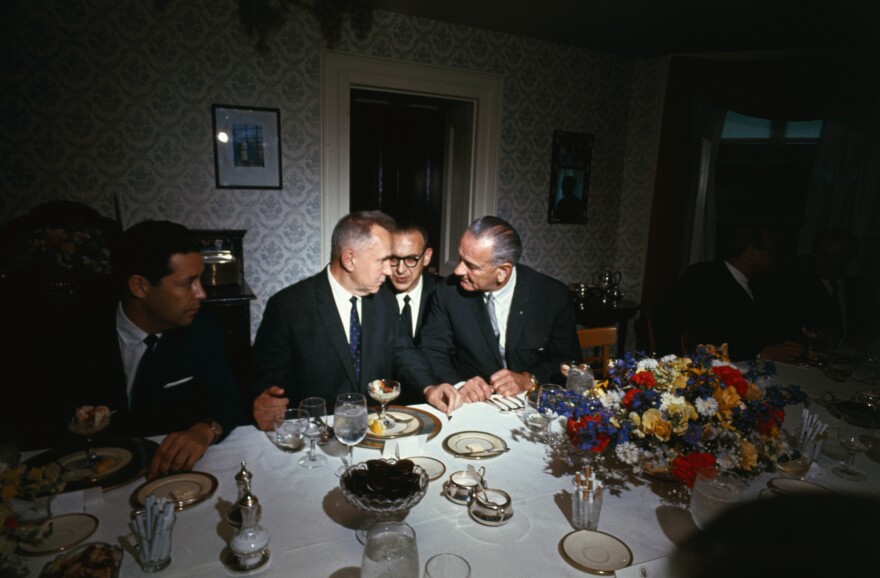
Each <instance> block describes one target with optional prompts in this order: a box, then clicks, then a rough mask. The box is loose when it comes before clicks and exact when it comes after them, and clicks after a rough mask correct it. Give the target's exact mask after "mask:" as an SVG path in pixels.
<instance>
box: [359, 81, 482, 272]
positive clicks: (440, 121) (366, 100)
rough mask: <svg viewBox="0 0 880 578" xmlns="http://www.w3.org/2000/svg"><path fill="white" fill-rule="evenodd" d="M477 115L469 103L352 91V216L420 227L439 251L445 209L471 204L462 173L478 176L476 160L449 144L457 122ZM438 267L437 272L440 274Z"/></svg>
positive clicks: (399, 94) (406, 94)
mask: <svg viewBox="0 0 880 578" xmlns="http://www.w3.org/2000/svg"><path fill="white" fill-rule="evenodd" d="M472 109H473V103H471V102H467V101H461V100H453V99H443V98H436V97H427V96H421V95H415V94H409V93H400V92H385V91H376V90H366V89H352V91H351V120H350V123H351V125H350V126H351V149H350V150H351V159H350V183H351V186H350V192H349V207H350V210H351V211H360V210H371V209H379V210H381V211H384V212H385V213H387V214H389V215H391V216H392V217H394V218H395V219H396V220H397V221H398V222H399V223H408V222H416V223H418V224H420V225H422V226H424V227H425V229H427V231H428V236H429V238H430V243H431V246H432V247H436V246H437V243H438V242H439V240H440V238H441V233H442V231H444V229H445V227H444V225H445V224H446V223H445V221H446V218H445V217H446V213H445V212H444V207H447V208H454V206H455V205H458V204H461V202H462V199H463V198H466V195H464V194H463V192H464V191H462V190H461V187H460V185H456V184H455V183H456V181H461V180H462V179H461V175H457V173H465V174H466V175H467V176H468V177H469V176H470V174H469V173H470V168H469V165H470V163H469V155H463V154H462V153H461V151H459V150H458V147H457V146H454V143H450V142H448V141H449V140H450V139H453V138H454V127H455V122H456V119H457V118H458V117H460V116H461V115H462V113H463V112H464V113H467V112H468V111H469V110H472ZM468 116H472V113H471V114H469V115H468ZM467 128H469V129H472V127H470V126H468V127H467ZM471 132H472V131H471ZM453 212H454V213H461V212H462V210H461V209H460V208H459V209H455V210H454V211H453ZM456 220H457V219H456ZM465 222H466V221H465ZM455 228H456V229H457V228H458V227H455ZM437 255H438V256H439V255H440V251H437ZM438 260H439V259H438ZM438 260H435V262H432V263H431V264H429V269H431V270H434V271H439V269H440V267H439V265H438V263H437V261H438Z"/></svg>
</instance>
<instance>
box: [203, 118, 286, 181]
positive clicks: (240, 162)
mask: <svg viewBox="0 0 880 578" xmlns="http://www.w3.org/2000/svg"><path fill="white" fill-rule="evenodd" d="M211 111H212V112H213V116H214V170H215V173H216V177H217V188H218V189H280V188H281V138H280V137H279V132H278V131H279V124H280V116H281V112H280V111H279V110H278V109H277V108H256V107H239V106H226V105H222V104H214V105H211Z"/></svg>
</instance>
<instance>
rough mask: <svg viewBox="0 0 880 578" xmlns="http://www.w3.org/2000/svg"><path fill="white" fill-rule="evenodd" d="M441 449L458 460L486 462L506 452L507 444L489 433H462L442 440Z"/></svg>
mask: <svg viewBox="0 0 880 578" xmlns="http://www.w3.org/2000/svg"><path fill="white" fill-rule="evenodd" d="M443 449H444V450H446V451H447V452H449V453H451V454H452V455H454V456H455V457H458V458H465V459H469V460H486V459H489V458H494V457H497V456H499V455H501V454H502V453H504V452H505V451H507V443H506V442H505V441H504V440H503V439H501V438H500V437H498V436H496V435H493V434H490V433H486V432H482V431H462V432H458V433H454V434H452V435H451V436H449V437H447V438H446V439H445V440H443Z"/></svg>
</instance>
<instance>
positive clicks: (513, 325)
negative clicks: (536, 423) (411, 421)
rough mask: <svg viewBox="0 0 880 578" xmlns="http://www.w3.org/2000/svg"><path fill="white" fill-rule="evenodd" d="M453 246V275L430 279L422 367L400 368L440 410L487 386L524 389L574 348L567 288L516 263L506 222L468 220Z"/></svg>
mask: <svg viewBox="0 0 880 578" xmlns="http://www.w3.org/2000/svg"><path fill="white" fill-rule="evenodd" d="M458 253H459V257H460V261H459V264H458V266H457V267H456V268H455V276H450V277H449V278H448V279H446V280H445V281H444V282H442V283H441V284H440V285H438V286H437V289H436V290H435V292H434V299H433V301H432V304H431V310H430V312H429V313H428V319H427V321H426V323H425V326H424V327H423V328H422V332H421V336H420V339H421V341H420V343H419V351H420V352H421V353H422V354H423V355H424V357H425V358H426V360H427V362H428V364H429V366H430V367H429V369H430V370H429V371H424V368H421V367H415V366H410V367H406V368H404V369H405V371H406V372H408V375H409V377H410V378H411V379H412V381H413V382H415V383H416V384H417V385H418V386H419V387H420V388H422V390H423V393H424V394H425V397H426V398H427V400H428V402H429V403H431V404H432V405H434V406H435V407H437V408H439V409H440V410H442V411H446V412H447V413H449V412H452V411H453V410H454V409H456V408H457V407H459V406H461V404H462V403H464V402H474V401H480V400H483V399H486V398H488V397H489V396H490V395H492V394H493V393H498V394H500V395H515V394H517V393H520V392H522V391H528V390H530V389H532V388H533V387H535V386H537V384H538V383H542V382H547V381H549V380H550V378H551V375H555V374H557V373H558V372H559V367H560V364H561V363H563V362H567V361H571V360H572V359H578V358H579V357H580V355H581V352H580V346H579V344H578V339H577V333H576V331H575V317H574V310H573V309H572V307H571V304H570V301H569V299H568V290H567V289H566V287H565V285H563V284H562V283H559V282H558V281H556V280H554V279H551V278H550V277H547V276H545V275H542V274H541V273H538V272H537V271H534V270H532V269H530V268H528V267H526V266H524V265H518V264H517V263H518V261H519V257H520V255H521V254H522V243H521V241H520V238H519V234H518V233H517V232H516V230H515V229H514V228H513V227H512V226H511V225H510V224H509V223H507V222H506V221H504V220H502V219H499V218H498V217H492V216H487V217H482V218H479V219H477V220H475V221H474V222H473V223H471V225H470V226H469V227H468V229H467V231H465V233H464V234H463V235H462V237H461V241H460V242H459V246H458ZM453 384H456V385H453Z"/></svg>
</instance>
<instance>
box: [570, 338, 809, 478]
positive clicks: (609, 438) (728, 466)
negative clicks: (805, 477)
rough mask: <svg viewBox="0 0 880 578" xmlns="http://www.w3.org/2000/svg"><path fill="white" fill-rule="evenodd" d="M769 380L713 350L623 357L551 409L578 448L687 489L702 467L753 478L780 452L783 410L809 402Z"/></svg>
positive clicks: (760, 369) (768, 373)
mask: <svg viewBox="0 0 880 578" xmlns="http://www.w3.org/2000/svg"><path fill="white" fill-rule="evenodd" d="M774 375H775V366H774V365H773V364H772V363H770V362H760V361H753V362H751V363H750V366H749V369H748V371H746V372H742V371H740V369H738V368H737V367H736V366H735V365H733V364H732V363H731V362H730V360H729V359H728V358H727V356H726V354H725V352H724V351H723V350H722V349H718V348H715V347H712V346H705V345H701V346H699V347H698V348H697V351H696V353H695V354H694V355H693V356H692V357H677V356H674V355H667V356H665V357H662V358H660V359H655V358H652V357H649V356H645V355H641V354H634V353H627V354H626V355H625V356H624V357H623V358H622V359H615V360H612V361H610V362H609V368H608V379H607V380H605V381H602V382H599V383H598V384H597V385H596V387H595V388H594V389H592V390H590V391H588V392H586V393H585V394H584V395H579V394H577V393H575V392H564V395H563V396H562V397H561V398H557V399H556V401H555V406H554V408H553V409H554V410H555V411H556V412H557V413H558V414H560V415H564V416H566V417H568V422H567V427H566V431H567V434H568V438H569V441H570V442H571V444H572V445H574V446H575V447H577V448H578V449H580V450H585V451H589V452H595V453H602V452H605V451H606V450H609V451H612V450H613V453H614V455H615V457H617V458H618V459H620V460H621V461H622V462H624V463H625V464H628V465H629V466H631V467H633V469H634V471H636V472H637V473H640V472H641V471H643V470H644V469H646V468H652V469H654V470H662V471H665V472H668V473H669V474H670V475H671V476H672V477H674V478H675V479H676V480H678V481H680V482H682V483H684V484H686V485H687V486H688V487H690V486H692V485H693V482H694V478H695V476H696V473H697V471H699V469H700V468H702V467H704V466H711V465H714V466H717V467H718V468H719V469H722V470H734V471H737V472H739V473H742V474H745V475H755V474H757V473H759V472H760V471H761V466H762V465H766V464H768V463H774V462H775V461H776V459H777V458H778V457H779V456H780V455H781V454H782V453H783V452H784V446H783V443H782V441H781V439H780V428H781V426H782V422H783V420H784V419H785V411H784V407H785V406H786V405H793V404H798V403H804V404H805V405H808V404H809V400H808V398H807V396H806V394H804V393H803V392H802V391H801V390H800V387H798V386H796V385H788V386H778V385H767V384H766V383H765V382H766V381H767V380H768V379H769V378H770V377H773V376H774Z"/></svg>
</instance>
